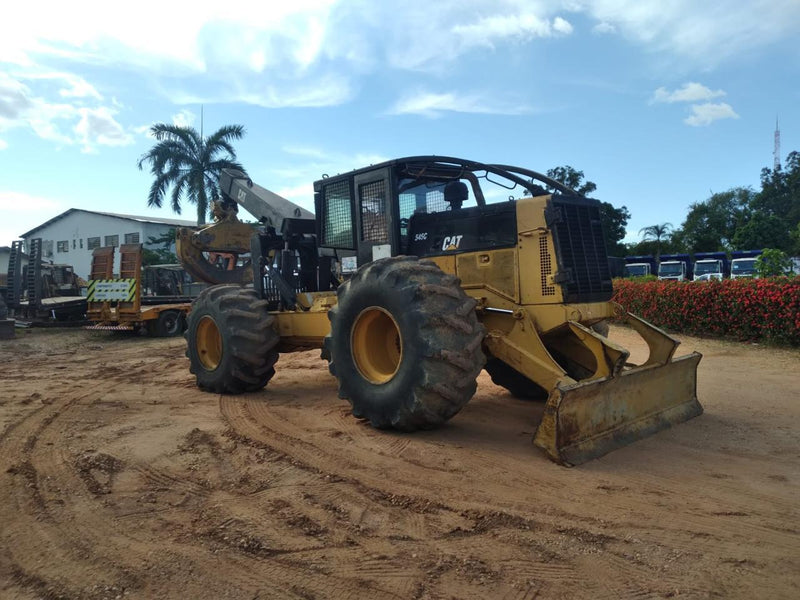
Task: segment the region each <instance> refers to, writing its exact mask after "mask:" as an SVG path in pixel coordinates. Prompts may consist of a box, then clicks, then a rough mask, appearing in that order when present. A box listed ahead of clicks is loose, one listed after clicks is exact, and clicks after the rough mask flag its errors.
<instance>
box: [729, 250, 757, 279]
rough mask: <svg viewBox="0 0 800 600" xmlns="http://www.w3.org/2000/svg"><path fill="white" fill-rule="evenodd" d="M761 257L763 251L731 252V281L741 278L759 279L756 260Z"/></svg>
mask: <svg viewBox="0 0 800 600" xmlns="http://www.w3.org/2000/svg"><path fill="white" fill-rule="evenodd" d="M759 256H761V250H734V251H733V252H731V279H739V278H740V277H752V278H754V279H758V273H756V259H757V258H758V257H759Z"/></svg>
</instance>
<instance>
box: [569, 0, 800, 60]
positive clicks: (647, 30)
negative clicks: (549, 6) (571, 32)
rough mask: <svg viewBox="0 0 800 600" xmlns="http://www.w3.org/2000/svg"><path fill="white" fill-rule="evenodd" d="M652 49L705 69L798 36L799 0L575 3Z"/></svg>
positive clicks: (602, 23) (604, 24)
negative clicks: (673, 55)
mask: <svg viewBox="0 0 800 600" xmlns="http://www.w3.org/2000/svg"><path fill="white" fill-rule="evenodd" d="M573 4H574V6H573V8H576V9H578V10H583V11H584V12H586V13H587V14H588V15H589V16H591V17H593V18H594V19H596V20H597V21H598V25H597V26H595V31H598V30H597V28H598V27H602V29H604V30H605V31H604V32H609V31H610V28H614V29H615V30H616V31H618V32H620V34H621V35H623V36H625V37H627V38H629V39H632V40H635V41H636V42H638V43H640V44H642V45H644V46H645V47H646V48H648V49H649V50H653V51H666V52H669V53H673V54H676V55H678V56H680V57H681V58H682V59H683V60H687V61H690V62H691V63H694V64H700V65H704V66H708V65H714V64H716V63H718V62H720V61H722V60H725V59H728V58H730V57H732V56H736V55H746V54H747V53H748V52H749V51H751V50H753V49H756V48H759V47H763V46H766V45H768V44H771V43H774V42H775V41H777V40H779V39H782V38H786V37H790V36H794V35H796V33H797V31H798V30H800V2H797V0H750V1H748V2H741V1H740V0H719V1H717V2H697V1H696V0H672V1H670V2H644V1H642V0H584V1H580V2H575V3H573Z"/></svg>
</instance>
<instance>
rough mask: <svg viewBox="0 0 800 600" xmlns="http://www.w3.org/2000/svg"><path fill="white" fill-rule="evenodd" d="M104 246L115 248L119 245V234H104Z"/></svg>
mask: <svg viewBox="0 0 800 600" xmlns="http://www.w3.org/2000/svg"><path fill="white" fill-rule="evenodd" d="M105 245H106V246H114V247H115V248H116V247H117V246H119V236H118V235H107V236H106V244H105Z"/></svg>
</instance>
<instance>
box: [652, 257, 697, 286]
mask: <svg viewBox="0 0 800 600" xmlns="http://www.w3.org/2000/svg"><path fill="white" fill-rule="evenodd" d="M658 278H659V280H673V281H691V279H692V263H691V261H690V260H689V255H688V254H665V255H664V256H662V257H661V263H659V265H658Z"/></svg>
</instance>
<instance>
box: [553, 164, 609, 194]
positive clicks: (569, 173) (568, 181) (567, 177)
mask: <svg viewBox="0 0 800 600" xmlns="http://www.w3.org/2000/svg"><path fill="white" fill-rule="evenodd" d="M547 176H548V177H549V178H550V179H555V180H556V181H557V182H559V183H560V184H562V185H565V186H567V187H568V188H570V189H573V190H575V191H576V192H578V193H579V194H580V195H581V196H586V195H588V194H591V193H592V192H594V191H595V190H596V189H597V185H595V183H594V182H593V181H589V180H588V179H587V180H586V181H584V178H585V176H584V174H583V171H578V170H577V169H573V168H572V167H571V166H569V165H566V166H564V167H555V168H554V169H548V170H547Z"/></svg>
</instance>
